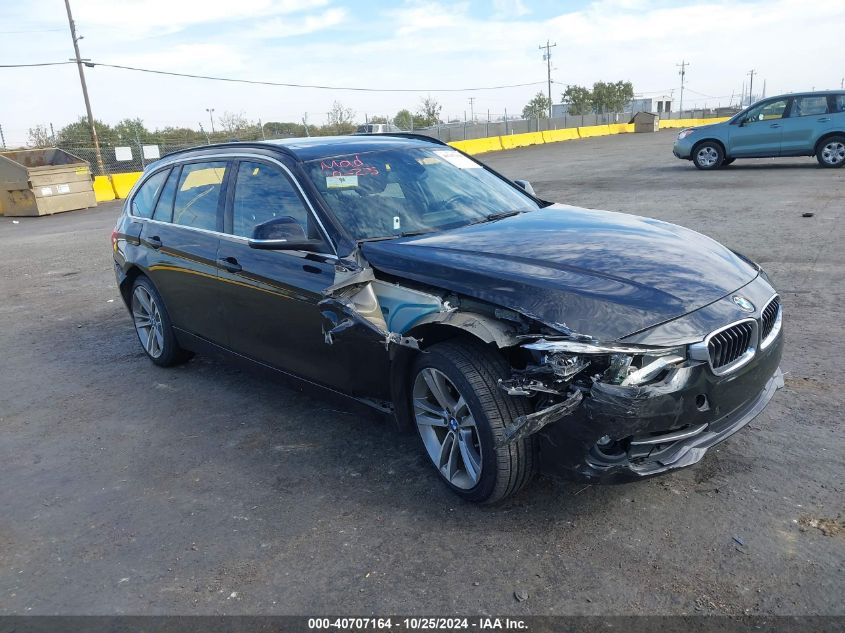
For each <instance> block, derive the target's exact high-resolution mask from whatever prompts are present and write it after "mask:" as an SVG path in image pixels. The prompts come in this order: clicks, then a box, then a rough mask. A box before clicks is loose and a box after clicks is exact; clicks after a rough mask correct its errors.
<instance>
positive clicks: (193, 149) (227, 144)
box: [161, 141, 296, 159]
mask: <svg viewBox="0 0 845 633" xmlns="http://www.w3.org/2000/svg"><path fill="white" fill-rule="evenodd" d="M233 146H234V147H253V148H258V149H275V150H277V151H280V152H282V153H284V154H288V155H289V156H293V157H294V158H296V156H294V154H293V152H291V151H290V150H289V149H288V148H287V147H285V146H284V145H282V144H279V143H265V142H262V141H226V142H224V143H210V144H208V145H194V146H193V147H186V148H184V149H177V150H174V151H172V152H168V153H167V154H165V155H164V156H162V157H161V158H162V159H163V158H170V157H171V156H176V155H177V154H186V153H188V152H197V151H202V150H206V149H226V148H230V147H233Z"/></svg>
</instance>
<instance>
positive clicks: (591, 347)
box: [522, 339, 687, 387]
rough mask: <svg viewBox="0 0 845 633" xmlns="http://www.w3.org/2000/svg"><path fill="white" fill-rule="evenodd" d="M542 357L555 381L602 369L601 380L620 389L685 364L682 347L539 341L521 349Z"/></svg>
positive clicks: (652, 378)
mask: <svg viewBox="0 0 845 633" xmlns="http://www.w3.org/2000/svg"><path fill="white" fill-rule="evenodd" d="M522 347H523V348H525V349H527V350H531V351H534V352H540V353H542V359H541V362H542V363H543V364H544V365H546V366H550V367H551V369H552V370H553V372H554V373H555V375H557V376H558V377H559V378H564V379H566V378H571V377H572V376H574V375H575V374H577V373H579V372H580V371H582V370H583V369H586V368H587V367H589V366H591V365H596V366H598V367H603V371H602V373H601V375H602V377H603V380H604V381H605V382H607V383H609V384H614V385H622V386H625V387H627V386H632V387H633V386H636V385H643V384H647V383H649V382H652V381H653V380H656V379H658V378H659V377H660V376H661V375H662V374H663V372H664V371H665V370H667V369H670V368H672V367H674V366H676V365H678V364H679V363H682V362H684V361H685V360H686V357H687V354H686V348H685V347H661V348H654V347H643V346H638V345H624V344H619V345H617V344H608V345H603V344H600V343H593V342H586V341H574V340H546V339H540V340H538V341H534V342H532V343H526V344H524V345H523V346H522Z"/></svg>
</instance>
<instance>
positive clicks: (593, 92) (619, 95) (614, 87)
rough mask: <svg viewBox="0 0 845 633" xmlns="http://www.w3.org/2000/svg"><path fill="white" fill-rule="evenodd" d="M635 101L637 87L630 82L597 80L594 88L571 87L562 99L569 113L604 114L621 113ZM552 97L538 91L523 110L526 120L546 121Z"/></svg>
mask: <svg viewBox="0 0 845 633" xmlns="http://www.w3.org/2000/svg"><path fill="white" fill-rule="evenodd" d="M633 98H634V85H633V84H632V83H631V82H630V81H617V82H615V83H609V82H604V81H597V82H596V83H594V84H593V87H592V88H587V87H586V86H574V85H570V86H567V87H566V90H565V91H564V92H563V94H562V95H561V96H560V99H561V103H564V104H566V105H567V112H568V114H572V115H579V114H604V113H606V112H622V111H624V109H625V106H627V105H628V104H629V103H630V102H631V100H632V99H633ZM549 105H550V104H549V98H548V97H547V96H546V95H545V94H544V93H543V92H538V93H537V94H536V95H534V97H533V98H532V99H531V101H529V102H528V103H527V104H526V105H525V107H524V108H523V109H522V116H523V118H525V119H545V118H546V117H548V116H549Z"/></svg>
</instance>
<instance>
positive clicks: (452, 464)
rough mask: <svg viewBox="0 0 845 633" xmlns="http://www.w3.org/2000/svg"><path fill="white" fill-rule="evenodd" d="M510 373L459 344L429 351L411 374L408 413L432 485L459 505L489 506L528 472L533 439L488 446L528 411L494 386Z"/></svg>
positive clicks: (476, 346)
mask: <svg viewBox="0 0 845 633" xmlns="http://www.w3.org/2000/svg"><path fill="white" fill-rule="evenodd" d="M510 373H511V372H510V366H509V365H508V363H507V362H506V361H505V359H504V358H503V357H502V356H501V355H500V354H498V353H496V351H494V350H492V349H490V348H488V347H487V346H485V345H483V344H482V343H480V342H476V341H472V340H463V339H454V340H450V341H446V342H443V343H438V344H436V345H432V346H431V347H430V348H428V349H427V350H426V351H425V352H424V353H422V354H420V355H419V356H418V357H417V359H416V361H415V362H414V365H413V367H412V369H411V372H410V399H411V411H412V412H413V418H414V421H415V423H416V425H417V431H418V434H419V436H420V439H421V440H422V443H423V447H424V449H425V450H426V453H427V454H428V456H429V458H431V461H432V463H433V464H434V466H435V468H436V469H437V471H438V474H439V475H440V479H441V480H442V481H443V482H444V483H445V484H446V485H447V486H448V487H449V489H450V490H452V492H454V493H455V494H457V495H458V496H460V497H462V498H463V499H466V500H467V501H472V502H476V503H496V502H497V501H501V500H503V499H505V498H507V497H509V496H511V495H513V494H515V493H516V492H518V491H519V490H521V489H522V488H523V487H525V485H526V484H527V483H528V482H529V481H531V479H532V478H533V477H534V475H535V474H536V470H537V443H536V438H535V437H532V436H529V437H527V438H523V439H521V440H517V441H516V442H512V443H510V444H507V445H505V446H502V447H500V448H496V447H495V445H496V442H497V441H498V440H499V439H500V438H501V437H502V436H503V434H504V428H505V427H506V426H507V425H509V424H511V423H512V422H513V420H514V419H515V418H517V417H518V416H520V415H524V414H526V413H530V412H531V408H530V406H529V402H528V400H527V399H526V398H522V397H514V396H509V395H507V394H505V392H504V391H502V390H501V389H500V388H499V386H498V380H499V379H500V378H501V379H504V378H509V377H510ZM432 383H434V384H433V385H432ZM432 386H433V388H432ZM438 394H440V397H438ZM450 438H451V444H450ZM450 449H451V450H450ZM478 466H480V471H478V472H476V471H477V467H478Z"/></svg>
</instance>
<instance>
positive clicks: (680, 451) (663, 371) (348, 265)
mask: <svg viewBox="0 0 845 633" xmlns="http://www.w3.org/2000/svg"><path fill="white" fill-rule="evenodd" d="M401 281H402V283H400V282H399V280H390V279H380V278H377V277H376V276H375V274H374V271H373V269H372V268H371V267H370V266H369V265H368V263H367V262H365V261H363V260H361V259H356V260H355V261H351V260H344V261H343V262H341V263H340V264H339V265H338V266H337V274H336V282H335V284H334V285H333V286H331V287H330V288H328V289H327V290H326V291H325V298H324V299H323V300H322V301H321V302H320V303H319V307H320V311H321V315H322V324H323V333H324V337H325V342H326V343H327V344H329V345H335V344H337V343H339V342H342V341H344V340H347V339H351V338H353V337H354V338H355V339H357V340H359V341H360V340H365V341H368V342H370V343H372V344H376V345H379V346H383V347H384V349H385V350H386V351H387V353H388V356H389V359H390V362H391V377H390V380H391V381H393V382H392V383H391V393H392V397H393V402H394V407H395V410H394V413H396V415H397V420H398V421H399V423H400V426H405V424H406V423H409V422H410V419H406V420H405V421H404V422H403V420H402V415H403V412H402V411H403V409H402V405H401V403H402V402H404V401H405V400H406V397H407V393H406V392H404V391H403V389H405V388H406V385H405V384H404V383H405V382H406V381H405V379H404V378H403V377H404V376H405V375H406V373H405V372H406V370H407V367H408V366H409V365H407V364H405V365H403V364H402V363H409V362H410V361H409V359H410V358H412V357H413V356H414V355H415V354H416V353H418V352H424V350H425V347H426V346H427V345H428V344H431V343H433V342H437V341H436V339H435V340H432V341H425V342H424V339H423V337H424V336H429V335H431V334H433V333H435V332H437V331H440V332H441V334H442V332H443V330H444V329H447V328H453V329H455V330H460V331H462V332H463V333H466V334H469V335H472V336H474V337H476V338H478V339H480V340H482V341H484V342H485V343H488V344H491V345H495V346H496V347H498V348H499V349H500V350H501V351H502V354H503V355H504V356H505V357H506V358H507V359H508V361H509V362H510V365H511V376H510V377H509V378H508V379H503V380H500V381H499V387H500V388H501V389H502V390H503V391H504V392H505V393H507V394H508V395H510V396H512V397H518V398H528V399H529V400H530V401H531V409H532V413H528V414H525V415H522V416H520V417H518V418H516V419H514V420H513V421H512V422H511V424H510V425H509V426H507V427H506V428H505V430H504V433H503V435H502V437H501V438H500V439H499V440H498V446H503V445H506V444H508V443H512V442H516V441H518V440H520V439H523V438H526V437H528V436H531V435H536V436H537V438H538V440H539V442H540V459H541V465H542V468H543V470H545V471H547V472H553V473H559V474H564V475H569V476H572V475H573V474H574V475H575V476H577V477H579V478H582V479H587V480H591V481H627V480H631V479H637V478H641V477H645V476H650V475H654V474H658V473H660V472H664V471H666V470H670V469H674V468H680V467H682V466H687V465H689V464H692V463H695V462H696V461H698V460H699V459H701V457H703V455H704V453H705V451H706V450H707V448H709V447H710V446H712V445H714V444H716V443H718V442H720V441H722V440H724V439H725V438H727V437H728V436H730V435H731V434H733V433H734V432H736V431H737V430H739V429H740V428H742V426H744V425H745V424H747V423H748V421H750V420H751V419H752V418H753V417H754V416H756V415H757V414H758V413H759V412H760V411H761V410H762V409H763V408H764V407H765V406H766V404H767V403H768V401H769V400H770V399H771V397H772V395H773V394H774V391H775V390H776V389H777V388H778V387H779V386H781V384H782V378H781V375H780V370H779V369H778V366H779V362H780V356H781V350H782V337H779V338H777V339H776V340H775V342H774V344H772V345H770V346H768V347H767V348H766V349H765V350H762V349H761V350H760V351H759V352H758V353H757V356H756V357H755V358H754V361H753V362H751V363H749V364H747V365H745V366H743V367H742V368H741V369H739V370H737V371H735V372H732V373H730V374H728V375H717V374H716V373H714V372H713V371H711V370H710V368H709V365H708V362H707V360H706V359H702V358H701V356H700V354H696V353H692V352H691V347H690V345H688V344H687V345H680V346H653V345H645V344H626V343H624V342H612V343H603V342H600V341H597V340H595V339H593V338H592V337H590V336H585V335H581V334H577V333H575V332H572V331H570V330H568V329H567V328H566V327H565V326H560V327H557V326H555V327H552V325H550V324H545V323H542V322H540V321H538V320H537V319H534V318H531V317H529V316H526V315H523V314H520V313H518V312H515V311H513V310H510V309H505V308H500V307H495V306H492V305H489V304H485V303H483V302H480V301H477V300H474V299H471V298H467V297H465V296H458V295H454V294H449V293H446V292H440V291H438V290H436V289H431V288H427V287H425V286H422V285H417V286H415V287H410V285H409V284H407V283H405V282H404V280H401ZM432 327H435V328H438V329H437V330H432V329H431V328H432ZM404 415H408V414H407V413H405V414H404Z"/></svg>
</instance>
